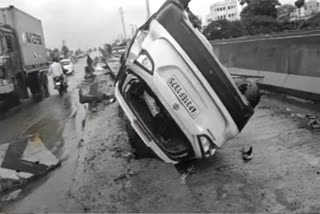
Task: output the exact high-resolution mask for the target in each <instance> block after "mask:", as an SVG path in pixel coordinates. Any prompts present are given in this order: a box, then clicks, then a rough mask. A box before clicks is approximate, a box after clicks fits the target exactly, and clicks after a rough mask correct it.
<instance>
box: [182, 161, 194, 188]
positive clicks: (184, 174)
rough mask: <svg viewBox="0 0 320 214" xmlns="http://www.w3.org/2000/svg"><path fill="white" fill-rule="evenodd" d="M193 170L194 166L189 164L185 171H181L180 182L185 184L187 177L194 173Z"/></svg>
mask: <svg viewBox="0 0 320 214" xmlns="http://www.w3.org/2000/svg"><path fill="white" fill-rule="evenodd" d="M194 174H195V171H194V166H193V165H191V166H190V167H188V168H187V169H186V170H185V172H183V173H182V175H181V181H180V183H181V184H186V183H187V178H188V177H189V176H191V175H194Z"/></svg>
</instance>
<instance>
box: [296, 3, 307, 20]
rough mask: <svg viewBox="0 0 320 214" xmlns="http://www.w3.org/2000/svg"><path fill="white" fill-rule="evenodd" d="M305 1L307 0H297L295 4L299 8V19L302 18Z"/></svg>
mask: <svg viewBox="0 0 320 214" xmlns="http://www.w3.org/2000/svg"><path fill="white" fill-rule="evenodd" d="M304 3H305V0H297V1H296V2H295V3H294V5H295V6H296V7H297V8H298V10H299V20H300V19H301V7H303V5H304Z"/></svg>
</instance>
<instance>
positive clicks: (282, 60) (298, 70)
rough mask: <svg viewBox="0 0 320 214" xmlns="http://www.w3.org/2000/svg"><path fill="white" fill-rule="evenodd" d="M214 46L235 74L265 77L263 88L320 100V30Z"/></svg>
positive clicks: (226, 41) (251, 38)
mask: <svg viewBox="0 0 320 214" xmlns="http://www.w3.org/2000/svg"><path fill="white" fill-rule="evenodd" d="M211 43H212V46H213V49H214V52H215V54H216V55H217V56H218V58H219V59H220V61H221V62H222V64H224V65H225V66H226V67H228V68H229V70H230V72H231V73H233V74H241V75H255V76H257V75H258V76H264V78H263V79H261V80H260V81H259V84H260V86H261V87H263V88H267V89H271V90H276V91H280V92H285V93H288V94H291V95H294V96H297V97H303V98H307V99H313V100H320V30H314V31H304V32H300V33H299V32H294V33H284V34H279V35H272V36H264V37H248V38H239V39H230V40H218V41H212V42H211Z"/></svg>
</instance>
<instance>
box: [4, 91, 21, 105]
mask: <svg viewBox="0 0 320 214" xmlns="http://www.w3.org/2000/svg"><path fill="white" fill-rule="evenodd" d="M6 100H7V102H8V107H9V108H12V107H15V106H18V105H20V97H19V95H18V94H17V93H16V92H12V93H10V94H8V95H7V99H6Z"/></svg>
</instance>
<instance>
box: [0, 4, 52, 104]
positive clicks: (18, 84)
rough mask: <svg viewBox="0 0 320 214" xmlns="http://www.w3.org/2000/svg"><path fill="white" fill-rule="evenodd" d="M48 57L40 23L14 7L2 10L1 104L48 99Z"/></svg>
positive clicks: (0, 10)
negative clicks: (29, 98) (30, 98)
mask: <svg viewBox="0 0 320 214" xmlns="http://www.w3.org/2000/svg"><path fill="white" fill-rule="evenodd" d="M48 65H49V63H48V57H47V51H46V47H45V41H44V34H43V30H42V25H41V21H40V20H38V19H36V18H34V17H32V16H30V15H29V14H27V13H25V12H23V11H21V10H19V9H17V8H15V7H13V6H9V7H6V8H0V101H2V102H8V103H11V104H12V103H19V101H20V99H22V98H28V97H29V92H28V88H29V89H30V91H31V94H32V97H33V99H34V100H37V101H38V100H42V99H43V98H44V97H47V96H49V90H48V79H47V71H48Z"/></svg>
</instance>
